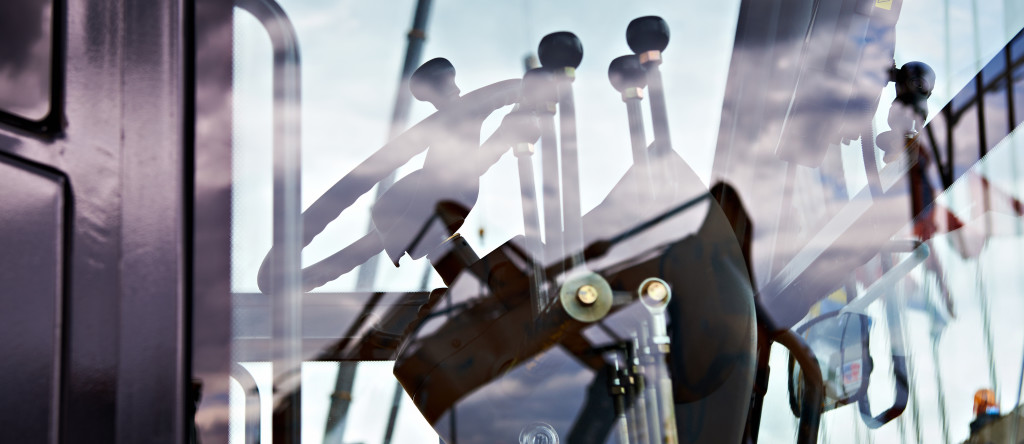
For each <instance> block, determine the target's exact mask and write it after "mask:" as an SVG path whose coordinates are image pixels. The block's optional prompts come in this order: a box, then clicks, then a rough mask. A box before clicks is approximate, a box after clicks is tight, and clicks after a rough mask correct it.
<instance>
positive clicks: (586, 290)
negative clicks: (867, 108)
mask: <svg viewBox="0 0 1024 444" xmlns="http://www.w3.org/2000/svg"><path fill="white" fill-rule="evenodd" d="M576 300H578V301H580V303H581V304H583V305H591V304H593V303H594V302H597V288H594V286H593V285H589V284H587V285H583V286H581V287H580V288H579V289H578V290H576Z"/></svg>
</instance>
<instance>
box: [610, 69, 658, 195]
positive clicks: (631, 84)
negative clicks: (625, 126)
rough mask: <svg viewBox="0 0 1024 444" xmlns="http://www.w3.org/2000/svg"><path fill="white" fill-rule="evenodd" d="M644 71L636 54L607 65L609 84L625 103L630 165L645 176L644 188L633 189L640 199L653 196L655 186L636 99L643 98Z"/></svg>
mask: <svg viewBox="0 0 1024 444" xmlns="http://www.w3.org/2000/svg"><path fill="white" fill-rule="evenodd" d="M646 74H647V73H646V71H645V70H644V66H643V65H641V64H640V58H639V57H638V56H636V55H624V56H621V57H617V58H615V59H614V60H612V62H611V64H609V65H608V80H609V81H610V82H611V83H612V87H614V88H615V90H616V91H618V92H620V93H621V94H622V101H623V102H624V103H625V104H626V118H627V119H628V120H629V141H630V147H631V148H632V150H633V165H634V166H636V167H637V168H640V171H642V172H643V175H644V176H646V182H647V183H646V185H647V191H644V190H639V189H638V190H636V194H637V196H638V197H639V198H641V199H650V201H653V200H655V199H657V192H658V191H657V190H658V189H657V188H656V187H655V186H654V179H653V178H652V177H651V173H650V163H649V161H648V158H647V135H646V134H644V115H643V109H642V108H641V107H640V101H642V100H643V98H644V87H645V86H647V78H646Z"/></svg>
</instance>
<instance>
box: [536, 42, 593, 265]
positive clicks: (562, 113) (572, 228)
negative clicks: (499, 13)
mask: <svg viewBox="0 0 1024 444" xmlns="http://www.w3.org/2000/svg"><path fill="white" fill-rule="evenodd" d="M537 57H538V58H539V59H540V63H541V66H543V67H544V68H547V69H549V70H550V72H551V73H552V74H553V75H554V78H555V80H556V82H557V91H558V107H559V110H558V117H559V128H560V130H561V133H562V134H561V136H562V137H561V139H562V140H561V154H562V156H561V157H562V214H563V216H562V220H563V223H564V233H565V234H564V236H565V238H564V242H565V249H566V252H567V253H569V254H571V255H572V259H573V261H572V262H573V266H574V267H577V266H581V265H583V264H584V259H583V245H584V244H583V210H582V209H581V208H580V163H579V158H578V157H577V152H576V103H575V98H574V96H573V91H572V82H573V80H575V79H576V68H577V67H579V66H580V62H581V61H582V60H583V43H581V42H580V39H579V38H577V37H576V34H573V33H571V32H568V31H561V32H555V33H551V34H548V35H546V36H544V38H543V39H541V41H540V45H538V47H537Z"/></svg>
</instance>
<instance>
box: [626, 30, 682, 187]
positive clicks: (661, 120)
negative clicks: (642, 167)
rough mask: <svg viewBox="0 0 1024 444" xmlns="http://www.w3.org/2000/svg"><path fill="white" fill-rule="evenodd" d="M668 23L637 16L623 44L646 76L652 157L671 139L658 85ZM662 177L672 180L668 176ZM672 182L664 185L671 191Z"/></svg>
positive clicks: (667, 146) (661, 152)
mask: <svg viewBox="0 0 1024 444" xmlns="http://www.w3.org/2000/svg"><path fill="white" fill-rule="evenodd" d="M668 39H669V30H668V23H666V22H665V20H664V19H662V18H661V17H658V16H654V15H650V16H646V17H640V18H637V19H634V20H633V21H631V22H629V26H627V27H626V43H627V44H628V45H629V49H631V50H633V53H635V54H636V56H637V59H638V61H639V62H640V64H641V65H643V67H644V69H645V70H646V73H647V91H648V92H649V93H650V96H651V100H650V103H651V126H652V127H653V128H654V150H655V157H661V156H664V155H666V154H668V153H669V152H670V151H672V139H671V137H670V136H669V130H668V108H667V107H666V105H665V88H664V86H663V85H662V82H661V69H660V68H659V66H661V62H662V52H664V51H665V48H666V47H667V46H668ZM663 177H665V178H668V179H669V180H671V178H672V177H673V176H672V175H671V174H665V175H663ZM674 187H675V183H670V184H666V186H665V188H666V189H673V188H674Z"/></svg>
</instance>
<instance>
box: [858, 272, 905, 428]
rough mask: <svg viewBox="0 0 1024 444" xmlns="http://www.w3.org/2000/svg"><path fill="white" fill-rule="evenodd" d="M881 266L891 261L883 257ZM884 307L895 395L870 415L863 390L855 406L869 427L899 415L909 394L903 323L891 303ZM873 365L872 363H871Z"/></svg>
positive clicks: (884, 422)
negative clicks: (887, 404)
mask: <svg viewBox="0 0 1024 444" xmlns="http://www.w3.org/2000/svg"><path fill="white" fill-rule="evenodd" d="M882 266H883V267H884V268H890V267H891V266H892V265H891V261H889V260H887V258H883V261H882ZM885 305H886V307H885V314H886V316H885V321H886V324H887V325H888V327H889V333H890V337H891V338H890V341H892V343H891V347H890V350H891V351H892V369H893V376H895V378H896V396H895V398H896V399H895V400H894V401H893V404H892V407H889V408H888V409H886V410H885V411H883V412H882V413H881V414H879V415H878V416H874V417H873V416H871V403H870V401H869V400H868V395H867V393H866V392H865V393H864V396H863V397H862V398H861V399H860V400H858V401H857V408H858V409H859V410H860V416H861V419H863V420H864V425H866V426H868V428H871V429H877V428H879V427H881V426H883V425H885V424H886V423H888V422H889V421H892V420H893V419H896V418H897V417H899V416H900V415H901V414H902V413H903V410H904V409H906V408H907V397H908V395H909V390H908V387H909V384H908V381H907V353H906V350H905V349H904V347H903V324H902V322H901V321H900V318H899V312H897V311H896V307H895V306H893V304H892V303H889V302H886V304H885ZM872 365H874V364H872ZM867 370H868V371H867V372H866V373H867V374H870V373H871V369H867Z"/></svg>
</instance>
